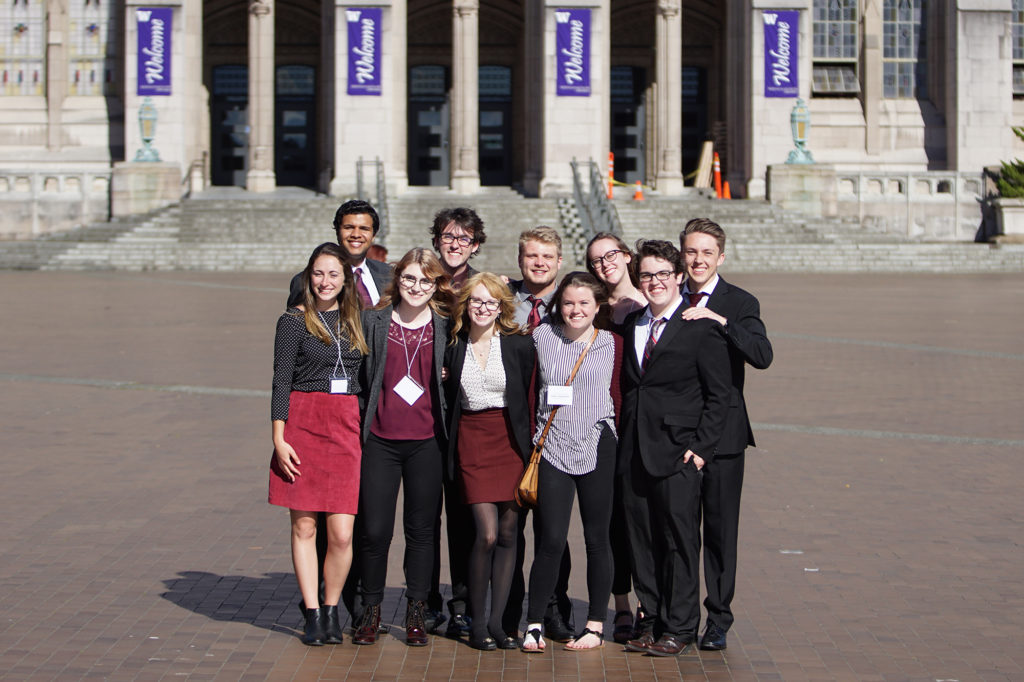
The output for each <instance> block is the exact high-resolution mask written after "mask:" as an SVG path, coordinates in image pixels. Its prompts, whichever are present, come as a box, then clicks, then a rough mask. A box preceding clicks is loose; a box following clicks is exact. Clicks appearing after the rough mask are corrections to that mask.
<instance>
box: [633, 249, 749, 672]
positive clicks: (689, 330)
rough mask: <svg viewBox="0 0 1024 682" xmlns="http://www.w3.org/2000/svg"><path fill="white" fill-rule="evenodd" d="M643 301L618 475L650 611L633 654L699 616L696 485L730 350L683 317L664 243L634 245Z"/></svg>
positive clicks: (723, 405) (707, 454)
mask: <svg viewBox="0 0 1024 682" xmlns="http://www.w3.org/2000/svg"><path fill="white" fill-rule="evenodd" d="M637 258H638V260H639V266H638V268H637V270H638V275H639V280H640V291H641V293H642V294H643V295H644V298H646V299H647V303H648V305H647V307H646V308H644V309H643V310H641V311H637V312H635V313H633V314H631V315H630V316H629V317H627V318H626V321H625V325H624V327H625V330H624V332H625V333H624V336H625V347H626V348H627V349H628V350H627V352H626V353H625V354H624V355H625V357H624V358H623V362H622V378H621V382H622V383H621V386H622V415H621V420H620V434H621V438H620V440H619V447H620V456H619V470H618V472H617V473H618V474H619V475H620V476H622V478H623V488H624V490H623V502H624V507H625V511H626V525H627V530H628V532H629V539H630V546H631V548H632V551H633V561H634V564H633V584H634V589H635V590H636V593H637V598H638V599H639V600H640V602H641V603H642V604H643V606H644V610H645V611H646V614H647V615H646V616H645V618H644V619H643V620H642V621H641V623H640V625H639V628H638V629H639V630H640V633H639V635H638V636H637V637H636V638H635V639H632V640H630V641H629V642H628V643H627V644H626V648H627V649H628V650H630V651H639V652H643V653H648V654H650V655H653V656H677V655H679V654H680V653H682V652H683V651H684V650H685V649H686V648H687V646H688V645H689V644H691V643H692V642H694V641H695V638H696V635H697V626H698V624H699V622H700V601H699V597H700V586H699V569H698V563H697V562H698V559H699V556H700V530H699V523H700V517H699V513H700V482H701V478H702V476H703V473H702V469H703V468H704V466H705V465H706V464H707V463H708V462H709V461H711V460H712V459H713V458H714V456H715V453H716V451H717V447H718V441H719V440H720V439H721V437H722V433H723V431H724V429H725V421H726V416H727V415H728V412H729V395H730V390H731V383H730V380H731V373H730V368H729V353H728V348H727V345H726V342H725V339H724V338H722V335H721V334H719V333H718V330H717V329H716V327H717V324H716V323H715V322H713V321H711V320H694V321H684V320H683V318H682V316H681V315H680V314H679V311H680V309H681V308H682V307H684V306H683V299H682V296H681V291H680V288H681V286H682V280H683V263H682V260H681V258H680V255H679V250H678V249H676V247H675V246H673V245H672V244H671V243H670V242H667V241H660V240H649V241H645V242H641V243H640V244H638V245H637Z"/></svg>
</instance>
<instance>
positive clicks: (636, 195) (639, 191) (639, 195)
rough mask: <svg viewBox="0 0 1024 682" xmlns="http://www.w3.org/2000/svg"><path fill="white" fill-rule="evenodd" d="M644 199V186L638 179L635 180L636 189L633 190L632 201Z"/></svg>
mask: <svg viewBox="0 0 1024 682" xmlns="http://www.w3.org/2000/svg"><path fill="white" fill-rule="evenodd" d="M643 200H644V186H643V185H641V184H640V181H639V180H637V181H636V191H635V192H633V201H643Z"/></svg>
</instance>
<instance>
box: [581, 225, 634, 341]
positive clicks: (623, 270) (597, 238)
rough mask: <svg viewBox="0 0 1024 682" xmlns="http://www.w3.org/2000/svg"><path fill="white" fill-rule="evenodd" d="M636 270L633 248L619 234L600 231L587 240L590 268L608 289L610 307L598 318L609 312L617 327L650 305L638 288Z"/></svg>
mask: <svg viewBox="0 0 1024 682" xmlns="http://www.w3.org/2000/svg"><path fill="white" fill-rule="evenodd" d="M633 270H634V263H633V252H632V251H630V250H629V247H628V246H626V242H624V241H622V239H620V238H619V237H618V236H617V235H614V234H612V233H611V232H598V233H597V234H596V235H594V238H593V239H591V240H590V243H589V244H587V271H588V272H589V273H590V274H592V275H593V276H594V277H597V278H598V279H599V280H601V282H602V283H603V284H604V286H605V288H606V289H607V290H608V303H607V310H602V315H601V316H599V317H598V319H599V320H600V319H602V318H604V317H605V314H607V318H606V319H607V320H608V321H609V322H610V323H611V327H612V328H613V329H615V330H618V329H619V327H621V326H622V323H623V321H625V319H626V316H627V315H629V314H630V313H631V312H633V311H634V310H640V309H641V308H643V307H644V306H645V305H647V301H646V300H644V296H643V294H641V293H640V290H639V289H637V282H636V279H635V278H636V275H635V274H634V272H633ZM602 308H604V306H602Z"/></svg>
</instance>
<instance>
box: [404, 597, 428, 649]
mask: <svg viewBox="0 0 1024 682" xmlns="http://www.w3.org/2000/svg"><path fill="white" fill-rule="evenodd" d="M426 608H427V605H426V604H424V603H423V602H422V601H413V600H412V599H410V600H409V605H408V606H407V607H406V609H405V643H406V644H408V645H409V646H426V645H427V626H426V623H424V618H423V611H424V610H425V609H426Z"/></svg>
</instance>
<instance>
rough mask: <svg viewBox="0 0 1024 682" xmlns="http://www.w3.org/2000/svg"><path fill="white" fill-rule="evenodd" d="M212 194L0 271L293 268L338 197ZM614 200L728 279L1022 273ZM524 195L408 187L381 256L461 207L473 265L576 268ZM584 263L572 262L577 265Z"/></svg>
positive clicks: (705, 211) (744, 204) (568, 238)
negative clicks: (533, 257) (717, 254)
mask: <svg viewBox="0 0 1024 682" xmlns="http://www.w3.org/2000/svg"><path fill="white" fill-rule="evenodd" d="M224 190H225V188H216V189H215V190H212V191H210V192H207V193H204V194H203V195H200V196H199V197H197V198H194V199H190V200H187V201H184V202H182V203H181V204H178V205H175V206H171V207H169V208H166V209H163V210H162V211H158V212H155V213H153V214H150V215H147V216H140V217H138V218H135V219H132V220H125V221H112V222H110V223H103V224H99V225H93V226H89V227H85V228H81V229H78V230H72V231H69V232H66V233H62V234H55V235H48V236H46V237H42V238H40V239H37V240H34V241H25V242H0V268H6V269H33V270H34V269H46V270H228V271H231V270H246V271H270V272H295V271H297V270H299V269H301V268H302V267H303V266H304V265H305V263H306V260H307V258H308V257H309V253H310V251H311V250H312V249H313V247H314V246H316V245H317V244H320V243H322V242H325V241H329V240H333V239H334V232H333V229H332V227H331V221H332V219H333V217H334V212H335V210H336V209H337V207H338V206H339V204H340V203H341V201H342V199H338V198H330V197H324V196H322V195H315V194H313V193H311V192H300V191H297V190H293V191H288V190H281V191H278V192H275V193H273V194H270V195H255V196H254V195H250V194H246V193H245V192H241V191H234V192H232V191H224ZM627 197H628V195H626V194H623V197H622V198H616V199H615V200H614V206H615V208H616V210H617V212H618V214H619V218H620V220H621V222H622V226H623V231H624V236H625V238H626V241H627V243H630V244H632V243H633V242H634V241H635V240H637V239H639V238H641V237H643V238H661V239H669V240H670V241H672V242H676V243H677V242H678V235H679V231H680V230H681V229H682V227H683V225H684V224H685V223H686V221H687V220H689V219H690V218H693V217H709V218H711V219H713V220H715V221H716V222H718V223H719V224H721V225H722V226H723V227H724V228H725V229H726V231H727V232H728V234H729V243H728V246H727V249H726V251H727V254H728V257H727V260H726V263H725V266H723V270H725V271H727V272H728V271H731V272H772V271H808V272H870V271H890V272H891V271H897V272H988V271H992V272H1008V271H1016V272H1021V271H1024V245H1021V244H1013V245H1009V244H1004V245H1000V246H992V245H988V244H968V243H922V242H916V241H911V240H900V239H898V238H896V237H894V236H892V235H886V234H882V233H874V232H870V231H865V230H864V229H863V228H862V227H861V226H860V225H859V223H858V222H857V221H856V220H845V219H844V220H822V219H813V218H809V217H807V216H804V215H800V214H797V213H794V212H791V211H783V210H781V209H779V208H777V207H774V206H771V205H770V204H768V203H766V202H764V201H749V200H737V201H718V200H714V199H709V198H708V197H707V196H706V195H705V194H703V193H700V192H697V191H692V192H690V193H689V194H688V195H686V196H684V197H679V198H659V197H657V196H653V197H651V196H649V197H648V199H647V200H646V201H644V202H635V201H632V200H630V199H629V198H627ZM562 203H563V204H564V205H563V207H562V211H561V213H560V212H559V208H558V204H557V202H556V200H554V199H526V198H524V197H522V196H520V195H519V194H516V193H515V192H513V191H512V190H511V189H508V188H485V189H484V190H483V191H482V192H480V193H479V194H475V195H472V196H460V195H457V194H453V193H451V192H448V191H445V190H443V189H439V188H412V189H410V191H408V192H407V193H405V194H403V195H402V196H400V197H392V198H391V199H390V201H389V212H390V217H391V226H390V232H389V234H388V235H387V236H386V237H385V239H384V244H385V245H386V246H387V247H388V249H389V252H390V253H389V259H390V260H397V259H399V258H400V257H401V256H402V255H403V254H404V253H405V252H406V251H407V250H408V249H410V248H412V247H413V246H429V245H430V244H429V240H430V233H429V229H430V225H431V224H432V222H433V218H434V214H435V213H436V212H437V211H438V210H440V209H442V208H445V207H450V206H468V207H471V208H473V209H475V210H476V211H477V212H478V213H479V214H480V216H481V217H482V218H483V220H484V224H485V226H486V229H487V242H486V243H485V244H484V246H483V247H482V248H481V250H480V254H479V255H478V256H476V257H474V258H473V260H472V261H471V262H472V265H473V267H475V268H476V269H478V270H489V271H492V272H497V273H501V274H507V275H513V276H514V275H517V274H518V271H519V268H518V266H517V264H516V255H517V243H518V237H519V233H520V232H521V231H522V230H524V229H527V228H530V227H534V226H536V225H542V224H543V225H551V226H552V227H556V228H559V229H561V231H562V232H563V234H564V235H565V245H564V252H565V260H566V265H565V268H566V270H568V269H572V268H574V267H576V266H575V265H574V263H573V261H574V260H575V258H574V253H573V245H574V242H576V241H581V240H582V241H583V243H585V239H583V238H582V237H581V236H580V232H579V230H578V227H577V226H576V225H574V223H575V222H577V221H578V218H576V212H575V210H574V208H575V207H574V206H571V201H570V202H568V203H566V202H565V201H563V202H562ZM580 260H581V261H582V258H581V259H580Z"/></svg>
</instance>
